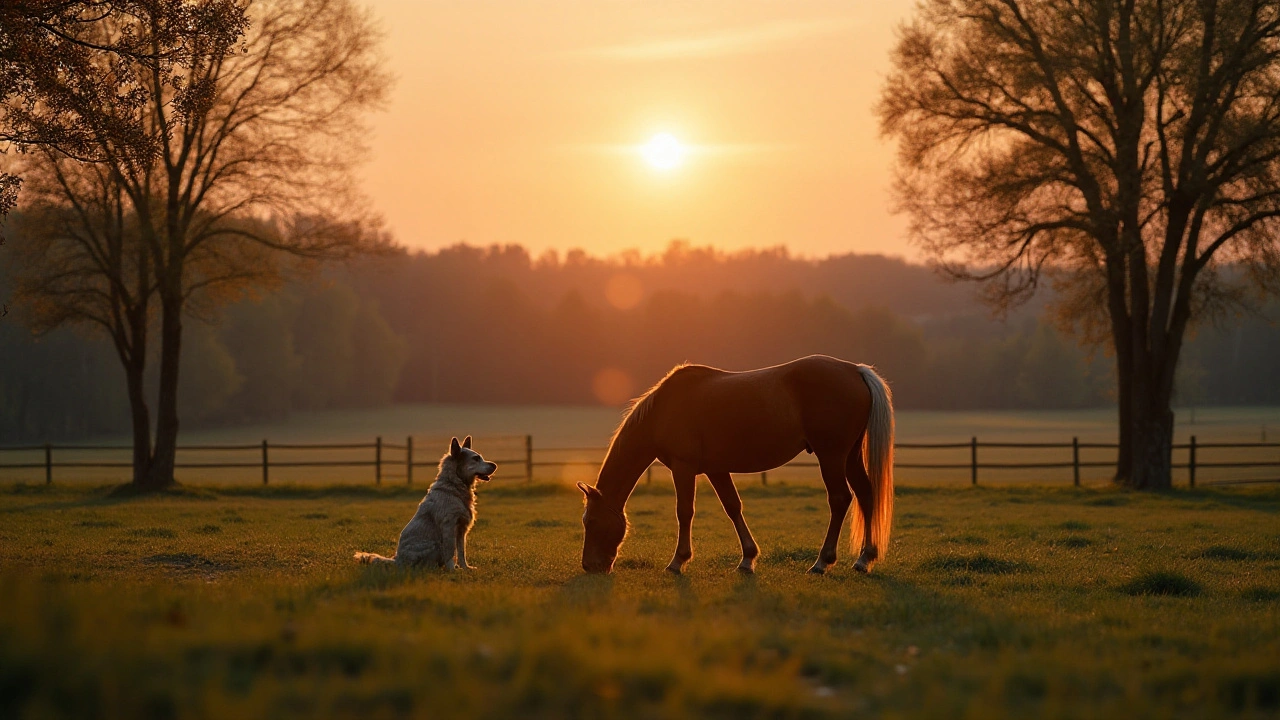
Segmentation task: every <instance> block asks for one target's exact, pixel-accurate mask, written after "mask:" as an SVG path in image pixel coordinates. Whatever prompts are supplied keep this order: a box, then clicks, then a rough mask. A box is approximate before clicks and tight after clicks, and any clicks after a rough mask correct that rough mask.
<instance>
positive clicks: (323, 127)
mask: <svg viewBox="0 0 1280 720" xmlns="http://www.w3.org/2000/svg"><path fill="white" fill-rule="evenodd" d="M238 7H239V6H238ZM242 7H243V11H244V15H245V16H246V17H247V18H248V21H249V24H248V26H247V29H246V31H245V33H244V34H243V36H240V37H238V38H237V39H232V38H231V37H230V36H229V35H228V34H226V33H215V34H213V35H211V36H210V35H207V34H205V33H204V32H203V31H202V28H204V27H205V25H204V24H202V23H201V22H190V23H186V24H183V25H181V26H179V27H176V28H174V27H167V26H166V27H163V28H162V31H161V32H154V29H155V28H156V27H157V25H158V24H161V23H163V22H165V21H166V19H165V18H164V17H163V16H156V15H152V14H148V12H146V8H144V9H143V11H140V12H136V13H134V14H132V15H129V16H124V17H121V16H113V17H111V18H109V19H107V20H105V21H102V22H100V23H99V25H98V32H100V33H101V35H102V42H103V44H109V43H112V42H115V41H117V40H118V39H119V38H123V37H130V38H150V40H151V44H150V50H149V52H146V53H139V54H120V53H117V54H113V55H111V56H109V57H104V58H99V59H98V60H97V65H96V66H97V67H98V72H100V73H102V74H103V75H106V76H117V75H118V76H121V77H129V78H137V86H136V87H137V93H138V98H139V100H138V101H134V100H132V99H131V100H130V101H127V102H121V103H118V104H117V103H113V102H111V101H110V100H109V99H106V100H105V102H104V99H102V98H91V97H86V98H83V100H84V101H85V102H86V103H92V104H93V110H94V111H95V113H96V114H99V115H101V116H103V117H105V118H107V122H108V124H109V125H110V126H112V127H114V126H123V127H131V128H139V129H140V131H141V132H142V134H143V135H145V137H147V138H149V139H150V142H151V144H152V146H153V147H154V151H153V152H151V153H148V154H139V153H136V152H132V146H130V147H129V148H125V149H123V150H122V149H121V147H120V146H119V145H118V144H117V137H118V134H117V133H112V132H93V133H90V139H91V149H92V153H93V161H94V162H98V163H101V164H103V165H104V166H105V167H106V168H107V172H108V174H109V180H110V182H111V183H112V184H114V185H115V186H116V187H118V188H119V190H120V192H121V193H122V195H123V198H124V201H125V205H126V208H127V213H126V216H127V218H128V221H129V222H130V223H131V224H135V225H136V231H137V242H138V244H139V245H140V246H141V247H142V248H143V249H144V250H143V254H144V256H145V258H146V262H147V263H148V265H149V271H150V278H151V282H152V283H153V285H152V288H153V292H154V299H155V300H154V301H155V305H156V308H155V314H156V316H157V324H158V332H159V336H160V352H159V358H158V367H157V375H158V378H159V390H158V399H157V406H156V430H155V441H154V444H153V446H152V448H151V452H150V458H149V462H148V463H147V468H146V471H145V472H144V473H142V474H141V478H140V479H139V475H138V472H137V471H135V481H136V482H138V483H139V484H140V485H142V486H145V487H147V488H160V487H164V486H167V485H169V484H171V483H172V482H173V479H174V461H175V449H176V444H177V436H178V414H177V407H178V405H177V392H178V371H179V359H180V357H181V348H182V324H183V316H184V313H186V312H189V311H191V310H192V309H193V303H196V302H198V301H201V300H203V301H206V302H213V301H214V300H216V298H217V293H218V292H220V291H226V290H228V289H231V288H237V287H243V286H244V285H245V284H252V283H253V282H255V281H257V280H260V279H262V278H263V277H264V265H263V258H262V255H261V252H260V251H261V250H263V249H265V250H270V251H276V252H282V253H286V254H290V255H294V256H301V257H305V258H311V259H323V258H335V257H343V256H347V255H351V254H353V253H357V252H362V251H365V250H368V249H371V248H372V247H374V246H377V245H378V244H379V243H381V242H382V240H381V238H380V237H378V236H376V235H372V234H370V233H368V232H365V231H364V230H363V228H365V227H367V224H365V222H364V221H365V220H366V219H365V218H363V217H361V216H360V214H359V208H360V207H361V203H360V202H359V201H358V198H357V197H356V194H355V193H354V191H353V189H352V187H351V184H350V182H351V181H350V171H351V169H352V166H353V164H354V163H355V161H356V160H357V159H358V158H359V157H360V155H361V151H362V149H363V146H362V144H361V142H360V139H361V136H362V132H363V129H364V127H363V123H362V117H363V115H364V113H366V112H367V111H368V110H369V109H371V108H372V107H374V106H376V105H377V104H378V103H379V102H380V101H381V99H382V97H383V95H384V93H385V89H386V87H387V83H388V80H387V77H386V75H385V73H384V72H383V71H382V70H381V61H380V58H379V56H378V54H377V41H378V35H377V33H376V32H375V30H374V28H373V25H372V22H371V20H370V18H369V16H368V14H367V13H366V12H364V11H362V10H360V9H358V8H357V7H356V6H355V4H354V3H353V2H352V0H261V1H260V2H246V3H244V4H243V5H242ZM205 10H207V11H208V12H210V13H214V14H215V15H216V13H217V12H219V9H218V7H217V5H216V4H214V3H210V4H209V5H208V6H207V7H206V8H205ZM210 21H211V22H212V23H213V24H214V25H217V24H218V18H217V17H213V18H211V20H210ZM171 38H176V40H173V39H171ZM166 43H167V44H168V45H178V46H181V47H183V48H185V50H184V52H183V53H182V58H183V62H182V63H181V64H178V65H175V63H173V62H172V61H171V60H170V58H171V53H170V52H169V51H168V49H167V47H168V45H166ZM49 149H50V151H49V152H46V153H44V154H42V155H41V156H39V157H40V162H42V163H44V164H45V169H46V171H48V172H52V173H54V174H56V171H55V170H54V169H53V167H52V166H54V165H58V164H60V163H62V161H63V160H64V159H70V160H78V159H79V158H77V157H75V156H74V155H73V154H72V153H68V152H65V151H64V148H63V147H61V146H58V145H51V146H49ZM65 199H66V200H68V201H69V200H70V199H71V198H70V197H66V198H65ZM135 435H136V433H135Z"/></svg>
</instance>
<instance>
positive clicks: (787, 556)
mask: <svg viewBox="0 0 1280 720" xmlns="http://www.w3.org/2000/svg"><path fill="white" fill-rule="evenodd" d="M817 557H818V549H817V548H812V547H798V546H792V547H777V548H774V549H772V550H770V551H769V552H768V553H766V554H765V556H764V561H765V562H766V563H768V564H770V565H782V564H785V563H795V562H800V563H811V562H813V561H814V559H816V558H817Z"/></svg>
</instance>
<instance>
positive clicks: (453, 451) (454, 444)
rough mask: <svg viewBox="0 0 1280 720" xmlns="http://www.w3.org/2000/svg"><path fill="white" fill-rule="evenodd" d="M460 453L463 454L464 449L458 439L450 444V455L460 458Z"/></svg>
mask: <svg viewBox="0 0 1280 720" xmlns="http://www.w3.org/2000/svg"><path fill="white" fill-rule="evenodd" d="M460 452H462V448H461V447H460V446H459V445H458V438H454V439H453V441H452V442H450V443H449V454H450V455H452V456H454V457H458V453H460Z"/></svg>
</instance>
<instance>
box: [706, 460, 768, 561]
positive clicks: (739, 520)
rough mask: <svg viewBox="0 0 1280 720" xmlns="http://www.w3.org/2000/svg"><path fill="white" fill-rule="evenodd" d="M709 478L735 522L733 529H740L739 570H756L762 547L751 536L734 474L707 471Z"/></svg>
mask: <svg viewBox="0 0 1280 720" xmlns="http://www.w3.org/2000/svg"><path fill="white" fill-rule="evenodd" d="M707 479H708V480H710V481H711V487H713V488H715V491H716V497H718V498H720V504H721V505H723V506H724V513H725V514H726V515H728V516H729V521H730V522H732V523H733V529H734V530H737V531H738V542H739V543H741V544H742V562H740V563H738V572H744V573H753V572H755V571H756V557H757V556H758V555H759V554H760V548H759V546H757V545H756V539H755V538H753V537H751V530H750V529H749V528H747V521H746V520H745V519H744V518H743V517H742V498H741V497H738V489H737V488H736V487H734V486H733V476H731V475H730V474H729V473H707Z"/></svg>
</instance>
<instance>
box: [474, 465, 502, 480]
mask: <svg viewBox="0 0 1280 720" xmlns="http://www.w3.org/2000/svg"><path fill="white" fill-rule="evenodd" d="M487 470H488V472H483V473H480V474H478V475H476V477H478V478H480V479H481V480H483V481H485V482H489V481H490V480H491V479H493V478H491V477H490V476H491V475H493V474H494V473H495V472H497V471H498V466H497V464H495V463H489V464H488V465H487Z"/></svg>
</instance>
